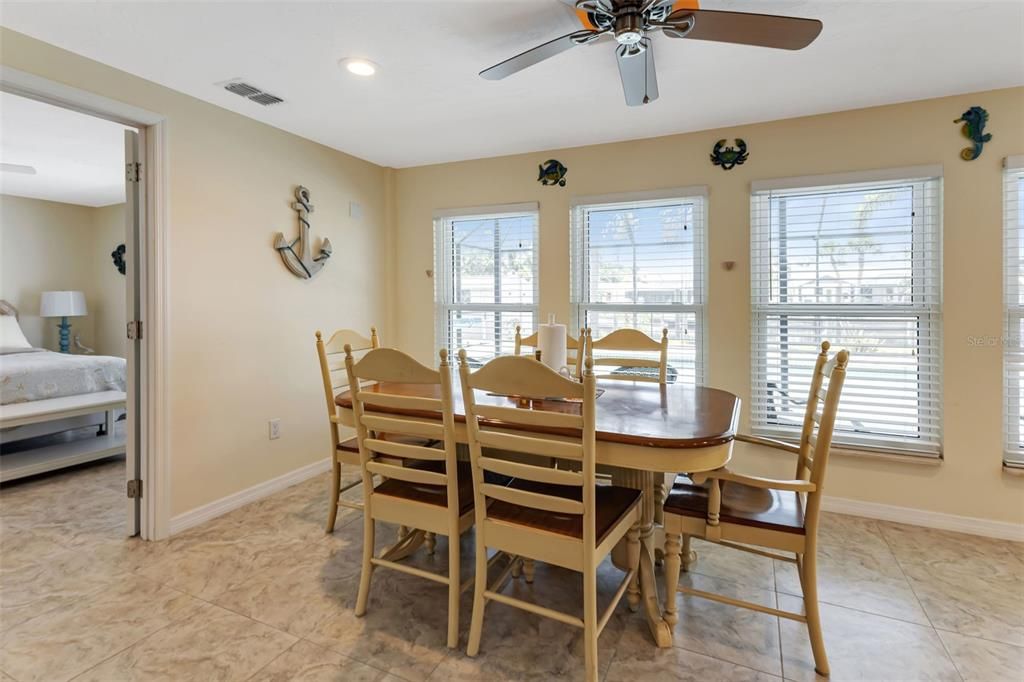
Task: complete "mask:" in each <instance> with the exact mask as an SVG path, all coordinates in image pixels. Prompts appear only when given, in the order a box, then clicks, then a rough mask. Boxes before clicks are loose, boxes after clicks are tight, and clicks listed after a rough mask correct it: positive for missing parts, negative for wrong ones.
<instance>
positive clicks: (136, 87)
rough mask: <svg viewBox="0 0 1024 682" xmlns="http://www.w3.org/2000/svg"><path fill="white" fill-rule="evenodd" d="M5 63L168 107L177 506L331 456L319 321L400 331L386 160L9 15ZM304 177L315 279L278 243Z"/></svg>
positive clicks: (2, 34)
mask: <svg viewBox="0 0 1024 682" xmlns="http://www.w3.org/2000/svg"><path fill="white" fill-rule="evenodd" d="M0 63H3V64H4V65H5V66H9V67H12V68H15V69H18V70H21V71H25V72H29V73H33V74H37V75H39V76H42V77H44V78H48V79H50V80H52V81H56V82H59V83H65V84H68V85H71V86H73V87H76V88H80V89H83V90H88V91H91V92H94V93H97V94H99V95H103V96H106V97H109V98H112V99H116V100H119V101H122V102H126V103H128V104H131V105H134V106H137V107H141V108H143V109H147V110H149V111H153V112H157V113H159V114H161V115H164V116H166V118H167V143H168V149H167V153H168V160H169V161H168V170H169V187H168V190H169V196H168V197H167V201H168V206H169V217H170V224H169V227H168V236H169V244H170V246H169V250H170V252H169V253H168V254H167V256H168V262H169V282H168V283H169V286H170V301H171V307H170V330H169V331H170V337H169V339H168V342H169V353H170V357H169V369H170V379H169V387H168V390H169V400H170V412H171V425H170V426H171V429H170V432H171V443H170V446H171V482H170V487H171V514H172V515H177V514H180V513H182V512H185V511H188V510H191V509H193V508H195V507H198V506H200V505H203V504H206V503H209V502H212V501H214V500H218V499H220V498H222V497H224V496H226V495H229V494H231V493H234V492H237V491H239V490H243V489H245V488H248V487H250V486H253V485H255V484H257V483H261V482H264V481H266V480H268V479H271V478H274V477H276V476H280V475H282V474H284V473H287V472H290V471H293V470H295V469H297V468H299V467H301V466H303V465H306V464H310V463H312V462H315V461H317V460H322V459H324V458H325V457H327V456H328V455H329V452H330V445H329V436H328V432H327V427H326V423H325V421H326V419H325V415H324V405H323V394H322V393H321V392H320V388H319V386H318V385H317V382H318V371H319V370H318V367H317V362H316V356H315V352H314V348H313V332H314V330H316V329H318V328H322V329H331V328H334V327H341V326H351V327H356V328H363V329H366V328H368V327H369V326H370V325H371V324H375V323H377V324H380V325H381V326H382V327H384V328H383V329H382V334H383V335H384V338H385V339H388V340H390V338H391V337H390V336H389V332H390V329H389V328H387V325H386V324H384V323H383V322H382V320H386V319H387V301H386V298H385V293H384V292H385V291H386V286H387V278H386V274H385V269H384V268H385V262H386V261H385V255H384V231H385V229H386V220H385V206H384V204H385V176H386V171H385V170H384V169H383V168H380V167H379V166H375V165H373V164H370V163H367V162H364V161H361V160H359V159H356V158H354V157H352V156H348V155H346V154H342V153H339V152H337V151H334V150H332V149H329V148H327V147H324V146H321V145H318V144H315V143H313V142H310V141H308V140H304V139H301V138H298V137H296V136H294V135H290V134H288V133H285V132H283V131H281V130H277V129H275V128H271V127H269V126H266V125H263V124H261V123H257V122H256V121H253V120H251V119H248V118H245V117H242V116H239V115H237V114H234V113H231V112H228V111H226V110H223V109H220V108H218V107H215V106H212V105H210V104H206V103H204V102H201V101H199V100H196V99H193V98H191V97H188V96H186V95H183V94H180V93H178V92H175V91H172V90H170V89H167V88H164V87H161V86H158V85H156V84H154V83H151V82H148V81H145V80H142V79H140V78H136V77H134V76H131V75H128V74H126V73H124V72H122V71H118V70H116V69H112V68H109V67H106V66H103V65H101V64H98V63H96V62H93V61H90V60H88V59H84V58H82V57H80V56H77V55H74V54H71V53H69V52H65V51H63V50H60V49H57V48H55V47H53V46H50V45H47V44H45V43H42V42H39V41H36V40H33V39H31V38H28V37H26V36H24V35H21V34H18V33H15V32H12V31H9V30H0ZM299 183H301V184H303V185H305V186H306V187H308V188H309V189H310V190H311V192H312V199H313V204H314V205H315V207H316V211H315V213H313V215H312V219H313V220H312V223H313V232H314V236H315V237H322V236H329V237H330V238H331V241H332V242H333V244H334V249H335V250H334V258H333V259H332V260H331V262H330V263H329V264H328V265H327V267H326V268H325V270H324V271H323V272H322V273H321V275H320V276H318V277H317V278H316V279H315V280H313V281H302V280H299V279H297V278H295V277H294V276H292V275H291V274H290V273H289V272H288V271H287V270H286V269H285V268H284V265H283V264H282V263H281V259H280V257H279V256H278V255H277V253H276V252H275V251H274V249H273V248H272V246H273V239H274V233H275V232H278V231H282V230H283V231H284V232H285V234H287V235H293V234H295V232H296V230H297V227H296V214H295V211H293V210H292V209H291V202H292V200H293V196H292V192H293V191H294V188H295V185H296V184H299ZM350 201H357V202H359V203H360V204H361V205H362V207H363V217H362V219H361V220H358V221H357V220H354V219H352V218H350V217H349V202H350ZM274 417H278V418H280V419H281V420H282V436H281V438H280V440H275V441H270V440H268V438H267V431H268V429H267V420H268V419H271V418H274Z"/></svg>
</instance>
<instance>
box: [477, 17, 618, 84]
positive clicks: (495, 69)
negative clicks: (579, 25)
mask: <svg viewBox="0 0 1024 682" xmlns="http://www.w3.org/2000/svg"><path fill="white" fill-rule="evenodd" d="M603 33H604V32H603V31H600V32H599V31H587V30H584V31H573V32H572V33H567V34H566V35H564V36H562V37H561V38H555V39H554V40H549V41H548V42H546V43H544V44H542V45H538V46H537V47H535V48H533V49H530V50H527V51H526V52H523V53H522V54H517V55H516V56H515V57H511V58H510V59H506V60H505V61H503V62H501V63H500V64H495V65H494V66H492V67H490V68H487V69H484V70H483V71H481V72H480V75H481V76H482V77H484V78H486V79H487V80H490V81H497V80H501V79H502V78H506V77H508V76H511V75H512V74H514V73H518V72H520V71H522V70H523V69H525V68H527V67H530V66H533V65H534V64H537V63H539V62H542V61H544V60H545V59H550V58H551V57H554V56H555V55H558V54H561V53H563V52H565V51H566V50H568V49H569V48H572V47H576V46H577V45H584V44H586V43H588V42H590V41H591V40H596V39H597V38H598V37H599V36H601V35H603Z"/></svg>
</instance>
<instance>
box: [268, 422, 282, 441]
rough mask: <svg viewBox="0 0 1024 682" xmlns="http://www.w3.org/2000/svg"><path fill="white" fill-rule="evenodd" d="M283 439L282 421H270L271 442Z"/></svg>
mask: <svg viewBox="0 0 1024 682" xmlns="http://www.w3.org/2000/svg"><path fill="white" fill-rule="evenodd" d="M280 437H281V420H280V419H271V420H270V440H277V439H278V438H280Z"/></svg>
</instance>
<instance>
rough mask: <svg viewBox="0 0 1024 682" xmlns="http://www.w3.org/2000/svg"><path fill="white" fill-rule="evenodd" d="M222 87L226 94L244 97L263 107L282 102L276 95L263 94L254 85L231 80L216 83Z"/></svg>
mask: <svg viewBox="0 0 1024 682" xmlns="http://www.w3.org/2000/svg"><path fill="white" fill-rule="evenodd" d="M218 85H222V86H223V87H224V89H225V90H227V91H228V92H233V93H234V94H236V95H238V96H239V97H245V98H246V99H248V100H251V101H253V102H256V104H262V105H263V106H265V107H268V106H270V105H271V104H280V103H281V102H283V101H284V100H283V99H281V98H280V97H278V96H277V95H271V94H270V93H269V92H263V91H262V90H260V89H259V88H257V87H256V86H255V85H250V84H249V83H245V82H243V81H240V80H231V81H227V82H226V83H218Z"/></svg>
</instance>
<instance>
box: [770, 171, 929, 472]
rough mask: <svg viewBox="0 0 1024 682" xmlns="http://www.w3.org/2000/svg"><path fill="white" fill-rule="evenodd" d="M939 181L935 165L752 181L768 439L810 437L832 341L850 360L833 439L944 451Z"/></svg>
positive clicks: (879, 447)
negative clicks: (814, 378)
mask: <svg viewBox="0 0 1024 682" xmlns="http://www.w3.org/2000/svg"><path fill="white" fill-rule="evenodd" d="M940 174H941V168H932V167H928V168H923V169H906V170H905V171H901V172H893V171H886V172H882V173H879V174H877V175H874V176H870V175H854V176H842V177H829V178H818V179H814V178H806V179H799V178H798V179H794V180H792V181H779V182H774V181H772V182H767V183H755V184H754V187H753V192H752V197H751V289H752V291H751V293H752V306H751V307H752V312H753V321H752V326H753V329H752V338H753V344H752V347H753V362H752V364H753V370H752V384H753V385H752V403H753V404H752V407H751V423H752V428H753V430H754V431H755V432H756V433H760V434H762V435H771V436H775V437H781V438H794V437H795V436H796V434H798V433H799V431H800V427H801V424H802V422H803V416H804V407H805V404H806V400H807V391H808V388H809V385H810V377H811V371H812V369H813V367H814V360H815V356H816V355H817V353H818V352H819V351H820V348H819V346H820V343H821V341H822V340H825V339H827V340H828V341H829V342H830V343H831V344H832V347H833V349H835V350H838V349H840V348H846V349H848V350H849V351H850V353H851V358H850V368H849V370H848V373H847V377H846V384H845V388H844V390H843V399H842V403H841V405H840V408H839V414H838V418H837V421H836V427H835V428H836V431H835V442H836V443H837V444H841V445H845V446H847V447H853V448H857V447H860V448H866V449H872V450H882V451H888V452H895V453H905V454H916V455H926V456H939V455H940V454H941V444H942V439H941V436H942V433H941V386H940V378H941V273H940V267H941V223H942V221H941V206H942V197H941V192H942V181H941V178H940V177H938V176H939V175H940ZM901 176H902V177H901ZM787 185H788V186H787Z"/></svg>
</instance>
